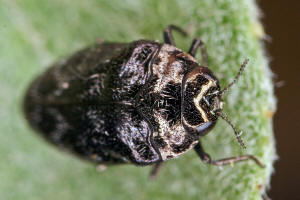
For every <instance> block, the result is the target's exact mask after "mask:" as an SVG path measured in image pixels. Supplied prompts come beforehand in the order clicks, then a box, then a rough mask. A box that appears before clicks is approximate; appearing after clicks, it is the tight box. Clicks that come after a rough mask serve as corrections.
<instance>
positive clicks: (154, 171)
mask: <svg viewBox="0 0 300 200" xmlns="http://www.w3.org/2000/svg"><path fill="white" fill-rule="evenodd" d="M162 165H163V163H162V162H158V163H155V165H154V166H153V168H152V170H151V172H150V174H149V178H150V179H152V180H154V179H155V178H156V176H157V174H158V172H159V170H160V169H161V167H162Z"/></svg>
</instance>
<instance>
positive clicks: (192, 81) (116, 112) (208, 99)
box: [24, 25, 263, 177]
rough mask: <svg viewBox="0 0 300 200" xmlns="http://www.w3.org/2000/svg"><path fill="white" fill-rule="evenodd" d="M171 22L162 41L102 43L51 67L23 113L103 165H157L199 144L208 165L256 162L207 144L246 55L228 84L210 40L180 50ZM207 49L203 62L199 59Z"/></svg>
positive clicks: (46, 133)
mask: <svg viewBox="0 0 300 200" xmlns="http://www.w3.org/2000/svg"><path fill="white" fill-rule="evenodd" d="M173 31H178V32H179V33H181V34H182V35H184V36H186V35H187V34H186V32H185V31H183V30H182V29H181V28H179V27H177V26H175V25H170V26H168V27H167V28H166V29H165V30H164V32H163V36H164V43H158V42H156V41H150V40H138V41H134V42H131V43H111V42H102V43H97V44H95V45H93V46H91V47H89V48H86V49H83V50H81V51H79V52H77V53H75V54H73V55H71V56H70V57H69V58H67V59H64V60H62V61H59V62H58V63H56V64H54V65H53V66H51V67H50V68H49V69H48V70H47V71H46V72H45V73H43V74H42V75H40V76H39V77H37V78H36V79H35V80H34V81H33V83H32V84H31V86H30V87H29V89H28V91H27V93H26V95H25V100H24V113H25V116H26V119H27V120H28V122H29V124H30V125H31V126H32V127H33V128H34V129H36V130H37V131H38V132H39V133H40V134H41V135H42V136H43V137H44V138H46V139H47V140H48V141H50V142H51V143H52V144H55V145H56V146H59V147H61V148H62V149H65V150H67V151H69V152H72V153H74V154H76V155H78V156H79V157H81V158H84V159H87V160H90V161H93V162H95V163H97V164H98V165H102V166H106V165H111V164H122V163H132V164H135V165H138V166H145V165H154V167H153V169H152V171H151V174H150V176H151V177H155V175H156V174H157V172H158V169H159V168H160V166H161V164H162V162H164V161H167V160H170V159H173V158H176V157H178V156H180V155H182V154H183V153H185V152H187V151H189V150H190V149H194V150H195V151H196V153H197V154H198V156H199V157H200V159H201V160H202V161H203V162H204V163H208V164H211V165H217V166H221V165H227V164H232V163H235V162H240V161H246V160H253V161H255V163H256V164H257V165H259V166H261V167H263V164H262V163H261V162H260V161H259V160H258V159H257V158H256V157H255V156H253V155H240V156H235V157H230V158H224V159H220V160H212V159H211V158H210V156H209V154H208V153H206V152H205V151H204V149H203V146H202V144H201V141H200V140H201V137H203V136H205V135H206V134H207V133H208V132H209V131H210V130H211V129H212V128H213V127H214V126H215V124H216V122H217V119H218V118H219V117H221V118H222V119H224V120H225V121H226V122H228V124H229V125H230V126H231V127H232V128H233V131H234V133H235V135H236V138H237V139H238V142H239V143H240V144H241V146H242V147H244V148H245V145H244V143H243V142H242V140H241V137H240V133H239V132H238V131H237V130H236V128H235V127H234V126H233V124H232V123H231V122H230V121H229V120H228V118H227V117H226V115H225V114H223V113H222V108H223V100H222V97H223V95H224V93H226V92H227V91H228V90H229V88H230V87H231V86H232V85H233V84H234V83H235V82H236V81H237V80H238V78H239V77H240V76H241V74H242V72H243V71H244V68H245V67H246V65H247V63H248V60H245V61H244V62H243V64H242V65H241V67H240V70H239V73H238V74H237V76H236V77H235V78H234V80H233V82H231V83H230V84H229V85H228V86H226V87H225V88H224V89H221V87H220V85H219V81H218V79H217V78H216V76H215V75H214V74H213V73H212V71H211V70H210V69H209V68H208V64H207V51H206V47H205V45H204V43H203V42H202V41H201V40H200V39H198V38H195V39H194V40H193V42H192V44H191V47H190V49H189V51H188V53H186V52H184V51H182V50H180V49H178V48H177V47H175V42H174V39H173V36H172V32H173ZM199 48H200V50H201V53H202V61H203V63H202V65H200V64H198V62H197V60H196V59H195V55H196V52H197V50H198V49H199Z"/></svg>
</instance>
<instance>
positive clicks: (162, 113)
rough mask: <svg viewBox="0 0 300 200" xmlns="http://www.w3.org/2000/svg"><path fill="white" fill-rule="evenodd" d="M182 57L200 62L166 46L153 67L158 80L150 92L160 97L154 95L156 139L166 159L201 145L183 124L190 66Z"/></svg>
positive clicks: (154, 134) (154, 75) (172, 47)
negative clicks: (184, 92)
mask: <svg viewBox="0 0 300 200" xmlns="http://www.w3.org/2000/svg"><path fill="white" fill-rule="evenodd" d="M182 57H186V58H188V59H189V60H191V61H194V62H195V63H196V62H197V61H196V60H195V59H194V58H193V57H191V56H190V55H188V54H186V53H185V52H183V51H181V50H180V49H178V48H176V47H174V46H171V45H168V44H164V45H163V46H162V47H161V50H160V52H159V54H158V56H157V58H156V60H155V61H154V63H153V65H152V71H153V77H155V80H156V81H155V83H154V85H153V90H152V91H151V92H150V93H153V94H157V95H153V96H156V99H155V102H154V106H153V115H154V117H155V121H156V123H157V124H158V131H155V132H154V133H153V137H154V140H155V142H156V143H157V144H158V147H159V151H160V153H161V156H162V159H163V160H168V159H171V158H174V157H177V156H179V155H181V154H183V153H184V152H186V151H188V150H189V149H191V148H192V147H193V146H194V145H195V144H196V143H197V142H198V141H197V140H195V139H194V138H192V137H191V135H189V134H188V133H187V132H186V131H185V129H184V127H183V126H182V124H181V83H182V78H183V76H184V73H185V72H186V71H187V70H188V67H189V66H187V65H186V63H184V62H183V61H182V60H181V58H182ZM162 141H163V142H162Z"/></svg>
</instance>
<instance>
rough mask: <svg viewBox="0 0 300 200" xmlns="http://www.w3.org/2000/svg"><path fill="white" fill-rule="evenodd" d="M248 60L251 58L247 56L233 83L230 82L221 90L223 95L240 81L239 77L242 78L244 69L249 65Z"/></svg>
mask: <svg viewBox="0 0 300 200" xmlns="http://www.w3.org/2000/svg"><path fill="white" fill-rule="evenodd" d="M248 62H249V59H248V58H247V59H246V60H245V61H244V62H243V64H242V65H241V67H240V70H239V72H238V74H237V75H236V76H235V77H234V79H233V81H232V82H231V83H229V84H228V85H227V86H226V87H225V88H224V89H223V90H222V91H221V92H220V94H221V96H222V95H223V94H224V93H226V92H227V91H228V90H229V89H230V87H231V86H233V85H234V84H235V83H236V82H237V81H238V79H239V78H240V76H241V75H242V73H243V72H244V69H245V67H246V66H247V64H248Z"/></svg>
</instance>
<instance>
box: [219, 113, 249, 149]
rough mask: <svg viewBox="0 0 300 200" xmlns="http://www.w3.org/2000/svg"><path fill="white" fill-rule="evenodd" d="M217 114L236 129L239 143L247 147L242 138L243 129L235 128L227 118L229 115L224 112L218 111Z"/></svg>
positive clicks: (244, 147) (235, 132)
mask: <svg viewBox="0 0 300 200" xmlns="http://www.w3.org/2000/svg"><path fill="white" fill-rule="evenodd" d="M217 114H218V115H219V116H220V117H221V118H222V119H223V120H224V121H226V122H227V123H228V124H229V125H230V126H231V128H232V129H233V131H234V134H235V136H236V139H237V141H238V142H239V144H240V145H241V146H242V147H243V149H246V145H245V143H244V142H243V140H242V138H241V135H242V131H240V132H238V131H237V129H236V128H235V126H234V125H233V124H232V123H231V121H230V120H229V119H228V118H227V116H226V115H225V114H224V113H222V112H221V111H219V112H217Z"/></svg>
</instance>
